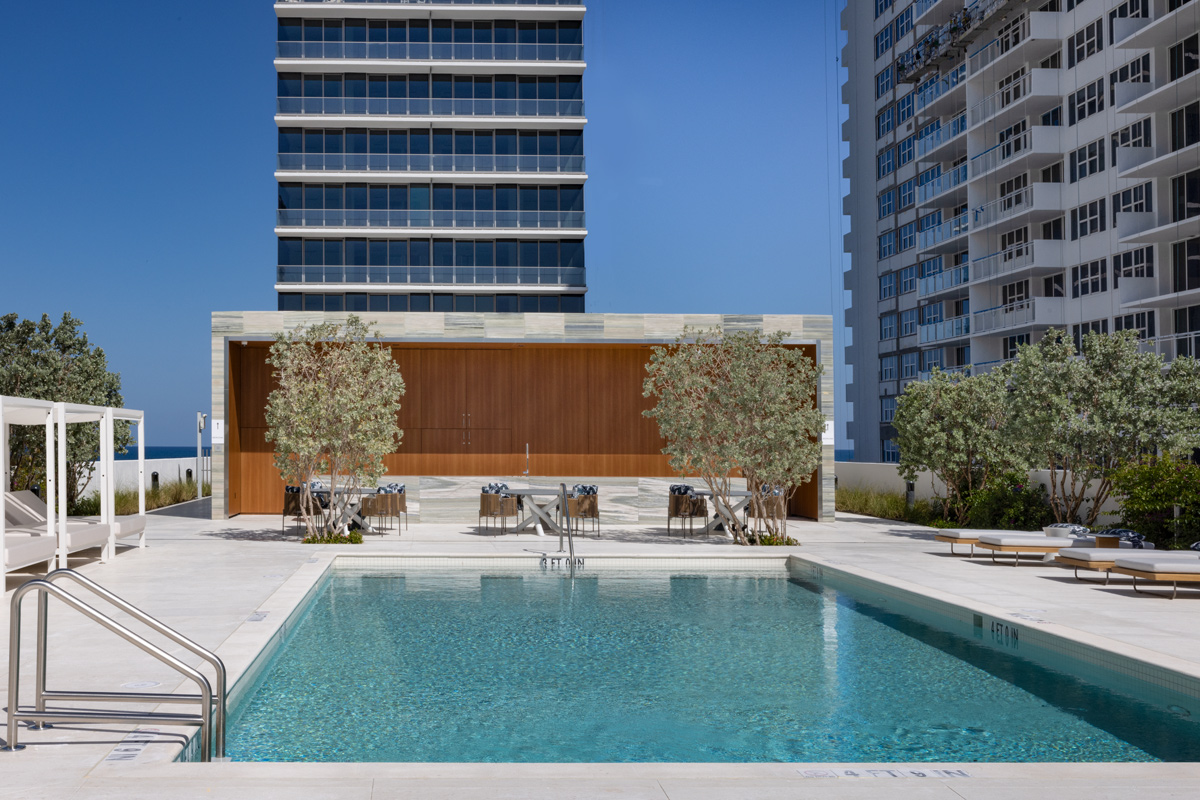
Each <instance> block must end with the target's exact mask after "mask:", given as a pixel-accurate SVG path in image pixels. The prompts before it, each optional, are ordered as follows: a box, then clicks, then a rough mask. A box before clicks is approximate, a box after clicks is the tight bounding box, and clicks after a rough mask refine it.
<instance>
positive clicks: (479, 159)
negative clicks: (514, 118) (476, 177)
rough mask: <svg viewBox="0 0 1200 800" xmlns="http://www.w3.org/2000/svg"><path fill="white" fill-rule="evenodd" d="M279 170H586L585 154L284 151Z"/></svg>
mask: <svg viewBox="0 0 1200 800" xmlns="http://www.w3.org/2000/svg"><path fill="white" fill-rule="evenodd" d="M277 163H278V169H280V170H284V171H292V170H295V171H301V170H305V171H324V172H555V173H583V172H584V160H583V156H509V155H504V156H497V155H490V156H487V155H480V156H476V155H470V156H464V155H444V154H442V155H428V154H426V155H414V154H403V153H402V154H397V155H389V154H384V153H280V154H279V157H278V162H277Z"/></svg>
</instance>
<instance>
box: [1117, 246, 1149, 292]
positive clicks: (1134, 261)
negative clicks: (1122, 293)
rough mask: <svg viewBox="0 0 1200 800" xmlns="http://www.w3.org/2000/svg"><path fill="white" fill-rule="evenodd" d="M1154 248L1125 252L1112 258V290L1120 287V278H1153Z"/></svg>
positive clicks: (1140, 248) (1141, 248)
mask: <svg viewBox="0 0 1200 800" xmlns="http://www.w3.org/2000/svg"><path fill="white" fill-rule="evenodd" d="M1153 277H1154V246H1153V245H1149V246H1147V247H1139V248H1138V249H1137V250H1126V251H1125V252H1124V253H1117V254H1116V255H1115V256H1113V288H1114V289H1115V288H1116V287H1117V286H1119V285H1120V281H1121V278H1153Z"/></svg>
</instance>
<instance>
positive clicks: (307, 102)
mask: <svg viewBox="0 0 1200 800" xmlns="http://www.w3.org/2000/svg"><path fill="white" fill-rule="evenodd" d="M276 113H278V114H298V115H304V116H307V115H310V114H312V115H317V114H325V115H346V116H381V117H384V116H418V117H424V116H432V117H582V116H583V101H582V100H507V99H499V100H498V99H491V100H475V99H465V98H464V99H457V98H449V97H438V98H410V97H280V98H279V99H278V103H277V105H276Z"/></svg>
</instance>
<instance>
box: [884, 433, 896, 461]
mask: <svg viewBox="0 0 1200 800" xmlns="http://www.w3.org/2000/svg"><path fill="white" fill-rule="evenodd" d="M883 463H884V464H899V463H900V445H898V444H896V440H895V439H884V440H883Z"/></svg>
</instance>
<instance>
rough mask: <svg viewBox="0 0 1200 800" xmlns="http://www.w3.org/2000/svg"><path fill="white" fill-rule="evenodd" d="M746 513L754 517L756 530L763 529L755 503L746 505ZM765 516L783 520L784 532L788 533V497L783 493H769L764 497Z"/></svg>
mask: <svg viewBox="0 0 1200 800" xmlns="http://www.w3.org/2000/svg"><path fill="white" fill-rule="evenodd" d="M746 514H747V516H748V517H754V530H755V531H756V532H757V531H759V530H761V528H760V527H759V523H760V521H761V518H760V517H759V515H758V513H757V511H756V510H755V508H754V503H750V504H749V505H748V506H746ZM762 516H763V517H770V518H771V519H777V520H780V521H781V522H783V533H784V535H785V536H786V535H787V516H788V515H787V498H786V497H783V496H782V495H768V496H766V497H764V498H763V515H762Z"/></svg>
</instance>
